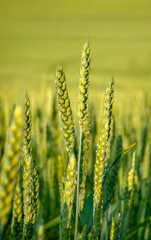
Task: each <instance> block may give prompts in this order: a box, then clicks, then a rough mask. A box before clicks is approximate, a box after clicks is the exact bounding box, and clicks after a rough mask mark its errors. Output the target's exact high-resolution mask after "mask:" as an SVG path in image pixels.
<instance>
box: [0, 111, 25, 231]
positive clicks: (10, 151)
mask: <svg viewBox="0 0 151 240" xmlns="http://www.w3.org/2000/svg"><path fill="white" fill-rule="evenodd" d="M22 124H23V121H22V113H21V108H20V107H16V108H15V111H14V116H13V120H12V123H11V126H10V133H9V138H8V145H7V149H6V152H5V155H4V157H3V159H2V163H1V172H0V225H1V228H3V227H4V226H5V225H6V223H7V221H8V218H9V214H10V211H11V207H12V200H13V194H14V189H15V183H16V176H17V172H18V168H19V155H20V148H21V136H22Z"/></svg>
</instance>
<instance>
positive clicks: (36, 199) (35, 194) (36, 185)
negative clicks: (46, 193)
mask: <svg viewBox="0 0 151 240" xmlns="http://www.w3.org/2000/svg"><path fill="white" fill-rule="evenodd" d="M38 208H39V177H38V166H37V162H36V161H35V160H34V161H33V224H35V221H36V218H37V214H38Z"/></svg>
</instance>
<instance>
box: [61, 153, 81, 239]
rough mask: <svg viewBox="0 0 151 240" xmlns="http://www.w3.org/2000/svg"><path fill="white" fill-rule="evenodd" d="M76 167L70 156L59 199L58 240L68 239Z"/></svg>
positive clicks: (72, 157)
mask: <svg viewBox="0 0 151 240" xmlns="http://www.w3.org/2000/svg"><path fill="white" fill-rule="evenodd" d="M76 165H77V163H76V158H75V155H74V154H72V155H71V157H70V159H69V163H68V167H67V176H66V180H65V186H64V194H63V196H62V199H61V222H60V240H63V239H64V240H65V239H68V238H69V231H70V228H71V216H72V210H73V201H74V196H75V187H76Z"/></svg>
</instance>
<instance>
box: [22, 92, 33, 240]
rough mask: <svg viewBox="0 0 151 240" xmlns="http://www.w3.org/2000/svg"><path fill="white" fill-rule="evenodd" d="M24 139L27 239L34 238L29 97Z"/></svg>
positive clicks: (25, 225)
mask: <svg viewBox="0 0 151 240" xmlns="http://www.w3.org/2000/svg"><path fill="white" fill-rule="evenodd" d="M24 108H25V110H24V139H23V153H24V158H23V201H24V232H25V236H26V238H27V239H30V238H31V236H32V229H33V214H34V206H33V196H32V194H33V159H32V148H31V107H30V100H29V97H28V96H27V95H26V97H25V106H24Z"/></svg>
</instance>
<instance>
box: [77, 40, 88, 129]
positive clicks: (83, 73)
mask: <svg viewBox="0 0 151 240" xmlns="http://www.w3.org/2000/svg"><path fill="white" fill-rule="evenodd" d="M89 72H90V44H89V42H88V41H87V42H86V43H85V44H84V46H83V50H82V58H81V69H80V85H79V94H78V117H79V123H80V125H81V126H83V125H84V123H85V120H86V117H87V114H88V86H89Z"/></svg>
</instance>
